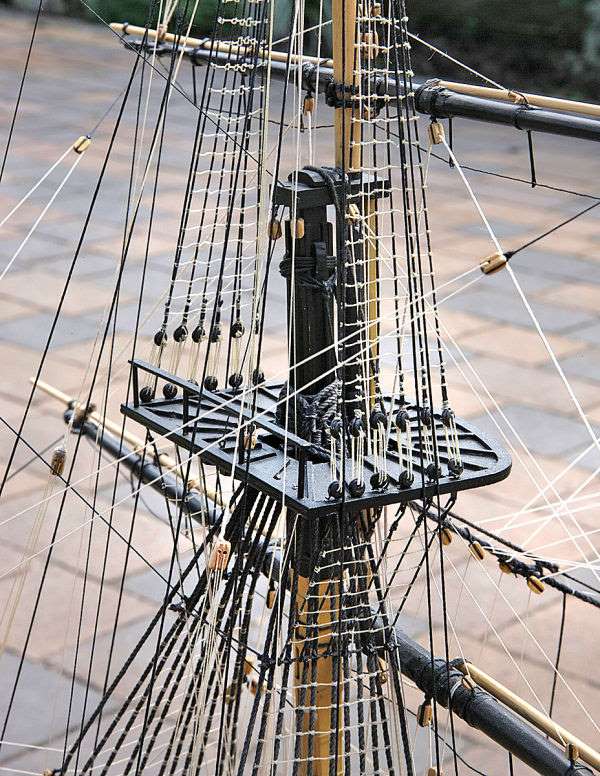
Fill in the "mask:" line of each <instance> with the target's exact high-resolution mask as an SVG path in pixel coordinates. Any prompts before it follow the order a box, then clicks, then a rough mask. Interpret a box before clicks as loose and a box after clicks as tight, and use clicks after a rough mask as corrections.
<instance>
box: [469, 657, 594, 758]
mask: <svg viewBox="0 0 600 776" xmlns="http://www.w3.org/2000/svg"><path fill="white" fill-rule="evenodd" d="M457 667H458V669H459V670H460V671H461V672H462V673H463V674H465V676H470V677H471V679H473V680H474V681H475V683H476V684H478V685H479V686H480V687H481V688H483V689H484V690H486V691H487V692H489V693H490V695H493V696H494V698H496V699H497V700H499V701H500V702H501V703H503V704H504V705H505V706H508V708H509V709H512V710H513V711H514V712H516V713H517V714H519V716H521V717H523V719H526V720H527V721H528V722H530V723H531V724H532V725H534V726H535V727H536V728H538V729H539V730H541V731H542V732H543V733H546V735H548V736H550V738H552V739H553V740H554V741H556V742H557V743H559V744H562V745H563V746H565V745H566V744H573V746H574V747H575V748H576V749H577V750H578V751H579V756H580V757H581V759H582V760H583V761H584V762H586V763H587V764H588V765H591V766H592V767H594V768H596V769H598V770H600V753H598V752H597V751H596V750H595V749H592V747H591V746H588V744H586V743H584V742H583V741H581V740H580V739H579V738H577V737H576V736H574V735H573V733H570V732H569V731H568V730H566V729H565V728H564V727H562V725H559V724H558V723H556V722H554V720H553V719H551V718H550V717H549V716H547V715H546V714H544V713H543V712H541V711H539V710H538V709H536V708H535V707H534V706H532V705H531V704H530V703H527V701H525V700H523V698H520V697H519V696H518V695H517V694H516V693H514V692H513V691H512V690H509V689H508V687H505V686H504V685H503V684H501V683H500V682H499V681H497V680H496V679H494V678H493V677H491V676H489V674H486V673H485V672H484V671H482V670H481V669H480V668H477V666H474V665H473V664H472V663H468V662H466V663H462V664H460V665H458V666H457Z"/></svg>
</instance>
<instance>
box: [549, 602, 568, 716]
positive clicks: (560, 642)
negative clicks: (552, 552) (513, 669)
mask: <svg viewBox="0 0 600 776" xmlns="http://www.w3.org/2000/svg"><path fill="white" fill-rule="evenodd" d="M566 616H567V595H566V593H563V599H562V609H561V615H560V629H559V632H558V646H557V647H556V660H555V661H554V673H553V675H552V692H551V693H550V705H549V707H548V716H549V717H552V712H553V711H554V701H555V698H556V684H557V682H558V666H559V664H560V658H561V655H562V648H563V636H564V635H565V620H566Z"/></svg>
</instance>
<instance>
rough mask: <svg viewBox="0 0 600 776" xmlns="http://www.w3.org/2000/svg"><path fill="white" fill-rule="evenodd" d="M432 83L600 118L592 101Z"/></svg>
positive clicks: (463, 91) (449, 82) (453, 82)
mask: <svg viewBox="0 0 600 776" xmlns="http://www.w3.org/2000/svg"><path fill="white" fill-rule="evenodd" d="M432 85H436V86H441V87H442V88H443V89H450V91H451V92H457V93H458V94H468V95H471V96H472V97H482V98H484V99H488V100H501V101H502V102H512V103H517V104H523V105H531V106H533V107H534V108H546V109H548V110H560V111H566V112H568V113H581V114H583V115H585V116H594V117H595V118H600V105H594V104H593V103H591V102H578V101H577V100H564V99H562V98H560V97H546V96H544V95H542V94H528V93H527V92H517V91H514V90H509V89H496V88H494V87H491V86H475V85H472V84H463V83H458V82H456V81H438V80H436V81H435V82H432Z"/></svg>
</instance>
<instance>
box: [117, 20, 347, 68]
mask: <svg viewBox="0 0 600 776" xmlns="http://www.w3.org/2000/svg"><path fill="white" fill-rule="evenodd" d="M110 28H111V30H113V31H114V32H118V33H123V34H125V35H139V36H141V37H143V36H144V35H146V34H147V35H148V38H150V39H151V40H154V39H155V38H157V37H158V38H160V40H161V41H166V42H167V43H177V44H178V45H180V46H190V47H192V48H202V49H205V50H207V51H210V50H211V49H212V50H213V51H225V52H230V51H231V52H232V53H234V54H247V55H248V56H250V55H252V53H254V49H253V48H252V47H250V46H240V45H239V44H237V43H227V41H216V40H212V39H211V38H192V37H191V36H185V35H174V34H173V33H172V32H159V31H158V30H150V29H148V30H147V29H146V27H136V26H135V25H134V24H120V23H119V22H112V23H111V25H110ZM258 57H259V59H265V60H266V59H271V60H272V61H273V62H287V61H288V55H287V54H286V53H285V52H284V51H271V54H270V56H268V57H267V56H265V55H264V53H263V52H262V51H259V52H258ZM289 59H290V61H291V62H294V63H298V62H302V63H304V62H309V63H310V64H313V65H318V64H320V65H321V66H322V67H333V62H332V60H331V59H319V58H318V57H307V56H299V55H298V54H290V55H289Z"/></svg>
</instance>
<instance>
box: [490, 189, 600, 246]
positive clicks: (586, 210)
mask: <svg viewBox="0 0 600 776" xmlns="http://www.w3.org/2000/svg"><path fill="white" fill-rule="evenodd" d="M598 205H600V200H598V201H597V202H594V204H593V205H589V206H588V207H586V208H584V209H583V210H580V211H579V212H578V213H575V215H573V216H571V217H570V218H567V219H565V220H564V221H561V222H560V224H556V226H553V227H552V228H551V229H548V230H546V231H545V232H542V234H540V235H539V236H538V237H534V238H533V240H529V241H528V242H526V243H524V244H523V245H521V246H520V247H519V248H515V249H514V250H512V251H505V252H504V255H505V256H506V258H507V259H510V258H512V257H513V256H514V255H515V254H517V253H519V252H520V251H524V250H525V248H529V247H530V246H531V245H534V244H535V243H537V242H539V241H540V240H543V239H544V237H548V236H549V235H551V234H554V232H557V231H558V230H559V229H562V228H563V226H566V225H567V224H570V223H571V222H572V221H575V220H576V219H577V218H580V217H581V216H584V215H585V214H586V213H589V212H590V210H593V209H594V208H597V207H598Z"/></svg>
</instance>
